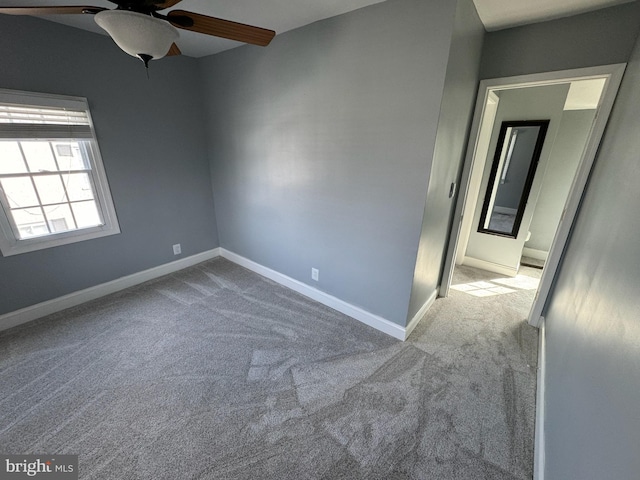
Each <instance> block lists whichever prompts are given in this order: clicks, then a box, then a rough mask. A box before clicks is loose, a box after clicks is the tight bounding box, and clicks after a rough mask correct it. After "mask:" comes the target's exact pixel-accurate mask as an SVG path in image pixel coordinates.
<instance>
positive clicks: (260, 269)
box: [220, 248, 415, 341]
mask: <svg viewBox="0 0 640 480" xmlns="http://www.w3.org/2000/svg"><path fill="white" fill-rule="evenodd" d="M220 255H221V256H222V257H223V258H226V259H227V260H229V261H231V262H233V263H236V264H238V265H240V266H241V267H244V268H246V269H248V270H251V271H252V272H255V273H257V274H259V275H262V276H263V277H267V278H268V279H270V280H273V281H274V282H276V283H279V284H280V285H283V286H285V287H287V288H290V289H291V290H294V291H296V292H298V293H300V294H302V295H304V296H305V297H309V298H311V299H312V300H315V301H316V302H319V303H321V304H323V305H326V306H327V307H330V308H333V309H334V310H337V311H338V312H341V313H344V314H345V315H348V316H350V317H352V318H354V319H356V320H358V321H360V322H362V323H364V324H365V325H368V326H370V327H373V328H375V329H376V330H380V331H381V332H383V333H386V334H387V335H391V336H392V337H394V338H397V339H398V340H402V341H404V340H406V338H407V336H408V334H407V331H409V330H408V329H407V328H404V327H401V326H400V325H398V324H396V323H393V322H391V321H389V320H387V319H386V318H382V317H380V316H378V315H375V314H373V313H370V312H367V311H366V310H363V309H362V308H360V307H356V306H355V305H351V304H350V303H347V302H345V301H344V300H340V299H339V298H336V297H334V296H332V295H329V294H328V293H325V292H322V291H320V290H318V289H316V288H313V287H310V286H309V285H307V284H305V283H302V282H300V281H298V280H295V279H293V278H291V277H288V276H287V275H284V274H282V273H279V272H276V271H275V270H271V269H270V268H267V267H265V266H262V265H260V264H259V263H256V262H254V261H253V260H249V259H248V258H245V257H242V256H240V255H238V254H236V253H233V252H230V251H229V250H226V249H224V248H221V249H220ZM413 327H415V325H414V326H413ZM413 327H412V328H413Z"/></svg>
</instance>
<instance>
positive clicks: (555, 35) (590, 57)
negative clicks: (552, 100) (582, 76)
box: [480, 1, 640, 78]
mask: <svg viewBox="0 0 640 480" xmlns="http://www.w3.org/2000/svg"><path fill="white" fill-rule="evenodd" d="M638 32H640V2H638V1H636V2H633V3H627V4H623V5H619V6H616V7H611V8H606V9H602V10H597V11H594V12H590V13H585V14H582V15H575V16H573V17H567V18H562V19H559V20H552V21H549V22H543V23H537V24H533V25H526V26H523V27H517V28H511V29H506V30H501V31H498V32H492V33H489V34H487V36H486V40H485V46H484V49H483V53H482V67H481V70H480V74H481V77H480V78H499V77H508V76H512V75H523V74H528V73H536V72H547V71H553V70H566V69H571V68H582V67H590V66H594V65H607V64H612V63H623V62H626V61H627V59H628V58H629V55H630V53H631V50H632V49H633V45H634V42H635V39H636V37H637V35H638Z"/></svg>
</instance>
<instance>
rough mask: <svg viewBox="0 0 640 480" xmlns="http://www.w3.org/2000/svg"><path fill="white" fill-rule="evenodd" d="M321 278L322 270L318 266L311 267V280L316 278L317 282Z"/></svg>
mask: <svg viewBox="0 0 640 480" xmlns="http://www.w3.org/2000/svg"><path fill="white" fill-rule="evenodd" d="M319 279H320V270H318V269H317V268H312V269H311V280H315V281H316V282H317V281H318V280H319Z"/></svg>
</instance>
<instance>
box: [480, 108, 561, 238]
mask: <svg viewBox="0 0 640 480" xmlns="http://www.w3.org/2000/svg"><path fill="white" fill-rule="evenodd" d="M509 127H540V130H539V131H538V139H537V140H536V144H535V147H534V150H533V155H532V158H531V163H530V164H529V170H528V173H527V179H526V180H525V183H524V190H523V192H522V196H521V197H520V202H519V204H518V210H517V212H516V217H515V220H514V223H513V228H512V229H511V232H510V233H506V232H502V231H496V230H491V229H490V228H484V227H483V225H484V224H485V221H486V218H487V213H488V210H489V203H490V202H491V194H492V192H493V186H494V185H495V180H496V175H497V174H498V166H499V164H500V155H501V153H502V149H503V147H504V140H505V136H506V133H507V129H508V128H509ZM548 127H549V120H518V121H505V122H502V125H501V126H500V134H499V135H498V142H497V143H496V151H495V153H494V156H493V164H492V165H491V174H490V175H489V183H488V184H487V191H486V193H485V196H484V203H483V205H482V213H481V215H480V223H479V225H478V232H479V233H487V234H490V235H499V236H501V237H507V238H516V237H517V236H518V232H519V230H520V224H521V223H522V217H523V216H524V210H525V208H526V206H527V201H528V199H529V193H530V192H531V185H532V184H533V179H534V177H535V175H536V169H537V167H538V162H539V160H540V154H541V153H542V147H543V146H544V140H545V137H546V135H547V129H548Z"/></svg>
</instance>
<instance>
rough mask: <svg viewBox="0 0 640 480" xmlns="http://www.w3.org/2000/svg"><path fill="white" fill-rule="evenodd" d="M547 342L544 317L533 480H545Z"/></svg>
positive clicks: (539, 354)
mask: <svg viewBox="0 0 640 480" xmlns="http://www.w3.org/2000/svg"><path fill="white" fill-rule="evenodd" d="M546 361H547V355H546V341H545V326H544V317H541V318H540V330H539V332H538V375H537V388H536V427H535V445H534V448H533V480H543V479H544V414H545V408H544V398H545V377H546Z"/></svg>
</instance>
